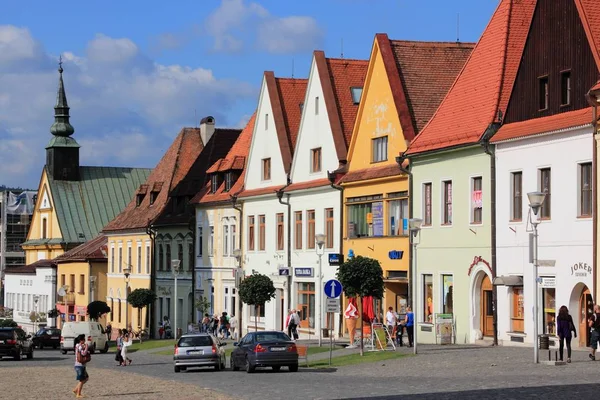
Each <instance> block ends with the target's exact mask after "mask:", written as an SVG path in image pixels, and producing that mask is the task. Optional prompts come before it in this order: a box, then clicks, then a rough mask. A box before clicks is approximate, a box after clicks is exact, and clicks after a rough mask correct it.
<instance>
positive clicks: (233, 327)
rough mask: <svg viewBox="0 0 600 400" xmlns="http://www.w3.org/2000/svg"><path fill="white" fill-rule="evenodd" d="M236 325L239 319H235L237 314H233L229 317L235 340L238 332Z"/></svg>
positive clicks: (231, 332)
mask: <svg viewBox="0 0 600 400" xmlns="http://www.w3.org/2000/svg"><path fill="white" fill-rule="evenodd" d="M236 327H237V321H236V320H235V315H233V314H231V317H229V333H230V334H231V337H232V338H233V340H237V332H236V331H235V328H236Z"/></svg>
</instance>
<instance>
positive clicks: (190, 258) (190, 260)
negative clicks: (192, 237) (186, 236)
mask: <svg viewBox="0 0 600 400" xmlns="http://www.w3.org/2000/svg"><path fill="white" fill-rule="evenodd" d="M193 270H194V243H192V242H188V271H193Z"/></svg>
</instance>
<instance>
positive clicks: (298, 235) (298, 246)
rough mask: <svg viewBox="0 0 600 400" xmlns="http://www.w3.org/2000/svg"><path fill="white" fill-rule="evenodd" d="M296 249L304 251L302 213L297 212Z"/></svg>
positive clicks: (295, 218)
mask: <svg viewBox="0 0 600 400" xmlns="http://www.w3.org/2000/svg"><path fill="white" fill-rule="evenodd" d="M294 238H295V244H294V248H295V249H296V250H302V211H296V212H295V213H294Z"/></svg>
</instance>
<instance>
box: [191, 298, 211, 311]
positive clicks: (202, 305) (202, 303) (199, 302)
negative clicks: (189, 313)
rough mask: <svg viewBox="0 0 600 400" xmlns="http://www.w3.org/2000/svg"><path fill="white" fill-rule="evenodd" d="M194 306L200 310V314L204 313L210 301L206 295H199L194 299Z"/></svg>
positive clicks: (208, 308) (208, 307)
mask: <svg viewBox="0 0 600 400" xmlns="http://www.w3.org/2000/svg"><path fill="white" fill-rule="evenodd" d="M194 307H196V309H197V310H198V311H200V314H202V315H204V313H206V312H207V311H208V310H210V301H208V299H207V298H206V297H200V298H198V299H196V302H195V303H194Z"/></svg>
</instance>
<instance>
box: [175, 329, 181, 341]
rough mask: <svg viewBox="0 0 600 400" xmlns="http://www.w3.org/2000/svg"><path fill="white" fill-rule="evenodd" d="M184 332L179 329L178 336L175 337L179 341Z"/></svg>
mask: <svg viewBox="0 0 600 400" xmlns="http://www.w3.org/2000/svg"><path fill="white" fill-rule="evenodd" d="M181 334H182V331H181V328H177V336H175V337H176V338H177V339H179V338H180V337H181Z"/></svg>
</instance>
